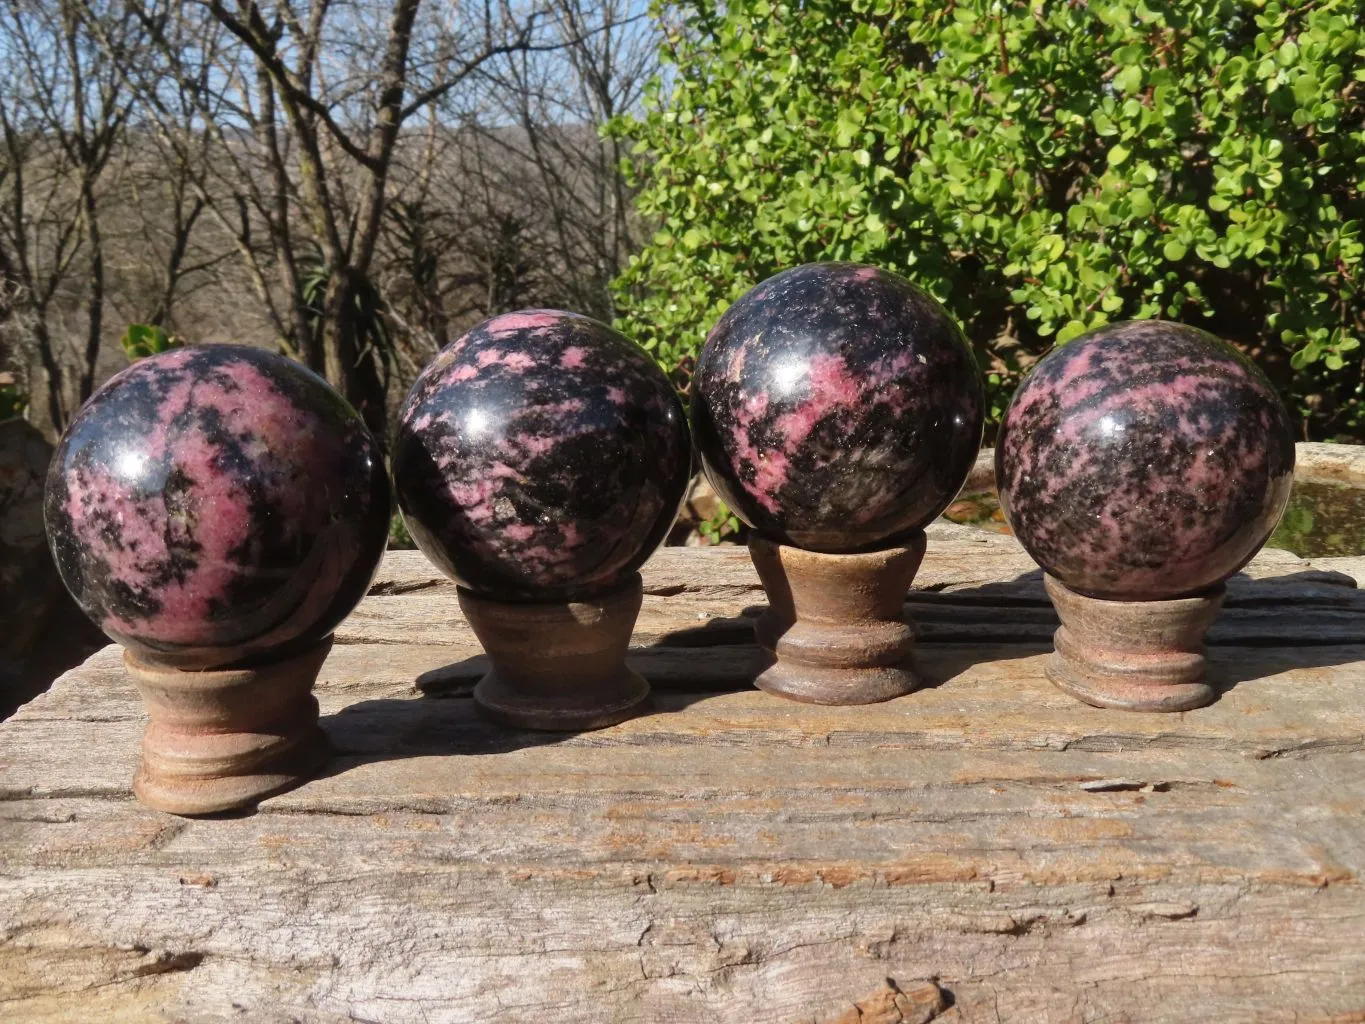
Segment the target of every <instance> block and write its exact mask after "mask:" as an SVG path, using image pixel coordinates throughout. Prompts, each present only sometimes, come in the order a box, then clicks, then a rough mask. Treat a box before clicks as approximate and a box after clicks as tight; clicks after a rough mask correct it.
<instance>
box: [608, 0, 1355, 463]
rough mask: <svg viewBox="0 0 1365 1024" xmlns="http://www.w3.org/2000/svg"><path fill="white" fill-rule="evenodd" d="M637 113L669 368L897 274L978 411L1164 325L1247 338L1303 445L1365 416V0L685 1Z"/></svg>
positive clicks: (636, 307) (635, 279)
mask: <svg viewBox="0 0 1365 1024" xmlns="http://www.w3.org/2000/svg"><path fill="white" fill-rule="evenodd" d="M656 15H657V16H658V17H660V18H662V19H663V20H664V22H665V25H666V28H667V35H666V42H665V44H664V50H665V57H666V60H667V61H668V62H669V65H670V66H669V67H668V68H667V70H666V72H665V74H664V75H662V76H660V77H659V78H657V79H656V80H655V82H654V85H653V87H652V90H651V91H650V92H649V94H648V96H647V100H646V109H645V112H644V114H643V115H641V116H640V117H638V118H627V119H618V120H617V121H615V122H614V123H613V125H612V126H611V131H613V132H614V133H615V134H616V135H617V136H619V137H623V138H627V139H631V140H633V141H634V154H635V160H634V163H633V164H632V166H633V167H634V168H635V170H634V172H633V173H635V174H636V175H637V176H638V184H639V186H640V187H641V189H642V191H641V193H640V196H639V199H638V207H639V209H640V211H641V212H642V213H643V214H645V215H646V216H647V217H650V218H653V219H654V222H655V224H656V225H657V231H656V232H655V234H654V235H653V238H652V240H651V241H650V242H649V243H648V244H647V245H646V246H645V248H644V250H643V251H642V252H641V253H639V254H638V256H636V257H635V258H634V259H633V260H632V261H631V263H630V264H629V266H628V267H627V269H626V270H625V271H624V273H623V274H622V275H621V276H620V277H619V278H618V279H617V281H616V296H617V301H618V304H619V305H620V307H621V308H622V309H623V311H624V312H623V317H622V319H623V321H624V324H623V326H624V328H625V330H626V331H627V332H628V333H630V334H631V335H632V336H633V337H636V338H637V339H639V340H640V341H641V342H643V343H644V344H646V346H647V347H650V348H652V349H653V350H654V351H655V353H656V355H657V356H658V357H659V359H660V360H661V362H663V363H664V365H665V366H666V367H668V368H671V369H676V370H680V371H681V373H682V374H684V375H685V373H686V370H687V368H688V366H689V365H690V359H691V357H692V356H693V355H694V354H695V353H696V351H697V349H698V347H699V346H700V343H701V342H702V340H703V338H704V334H705V331H706V330H707V329H708V328H709V326H710V325H711V324H712V323H714V322H715V320H716V318H717V317H718V316H719V315H720V313H721V312H722V311H723V310H724V309H725V307H726V306H727V305H728V304H729V303H730V302H731V301H733V300H734V299H735V298H737V297H738V296H739V295H741V294H742V293H743V292H744V291H745V290H747V289H748V288H749V287H751V286H752V285H753V284H754V283H755V282H757V281H759V280H761V279H762V278H764V277H767V276H768V275H770V274H772V273H774V272H776V271H777V270H779V269H782V268H784V267H788V266H791V265H794V264H799V263H803V262H807V261H811V260H820V259H845V260H857V261H865V262H870V263H878V264H881V265H883V266H887V267H890V268H892V269H895V270H898V271H900V272H902V273H904V274H906V275H907V276H909V277H910V278H912V279H913V280H915V281H917V282H918V283H919V284H921V285H923V286H924V287H926V288H928V289H929V290H930V291H932V292H933V293H934V294H935V295H936V296H937V297H938V298H939V299H941V300H942V301H943V302H944V303H945V304H946V305H947V306H948V308H949V309H950V310H951V311H952V312H953V314H954V315H955V316H956V317H957V318H958V319H959V321H960V322H962V323H963V325H964V326H965V327H966V329H967V331H968V333H969V335H970V337H971V338H972V340H973V343H974V344H975V346H976V347H977V351H978V356H979V358H980V360H981V363H982V366H983V369H984V370H986V371H987V374H988V378H989V382H990V385H991V393H992V403H993V407H994V414H995V415H996V416H998V415H999V413H1000V412H1001V411H1002V406H1003V403H1004V402H1005V401H1007V400H1008V397H1009V394H1010V393H1011V391H1012V388H1013V385H1014V383H1015V382H1016V380H1017V378H1018V376H1019V375H1020V373H1021V372H1022V371H1023V370H1025V369H1027V367H1028V365H1030V364H1031V363H1032V362H1033V361H1034V360H1036V359H1037V358H1038V357H1039V356H1040V355H1041V354H1042V353H1044V352H1045V351H1046V350H1047V349H1048V348H1049V347H1050V346H1051V345H1053V344H1054V343H1056V342H1064V341H1066V340H1068V339H1069V338H1071V337H1074V336H1075V335H1076V334H1078V333H1080V332H1081V331H1083V330H1085V329H1087V328H1090V327H1095V326H1098V325H1100V324H1103V323H1105V322H1107V321H1110V320H1115V319H1127V318H1140V317H1164V318H1167V319H1178V320H1183V321H1186V322H1189V323H1193V324H1196V325H1199V326H1203V327H1205V328H1207V329H1209V330H1212V331H1214V332H1216V333H1218V334H1221V335H1222V336H1224V337H1227V338H1229V339H1230V340H1233V341H1235V342H1237V343H1238V344H1240V345H1242V346H1244V347H1245V348H1246V349H1247V350H1248V351H1250V352H1251V353H1252V354H1253V355H1255V356H1256V357H1257V359H1258V360H1259V361H1260V363H1261V365H1262V366H1263V367H1264V368H1265V369H1266V370H1267V372H1269V373H1270V374H1271V376H1272V378H1273V379H1274V380H1275V382H1276V383H1277V385H1278V386H1279V387H1280V388H1281V389H1282V390H1283V392H1284V393H1285V395H1286V397H1287V398H1288V399H1289V401H1290V402H1291V408H1293V409H1295V410H1296V412H1297V413H1298V415H1299V416H1300V417H1301V419H1302V421H1303V429H1304V434H1305V436H1316V437H1321V436H1336V435H1353V436H1355V437H1356V438H1360V437H1361V436H1362V434H1365V412H1362V403H1361V398H1362V395H1363V394H1365V383H1363V380H1362V361H1361V349H1360V341H1361V338H1362V336H1365V298H1363V297H1362V287H1363V286H1365V278H1363V277H1362V252H1363V251H1365V243H1363V242H1362V221H1365V208H1363V207H1362V191H1365V30H1362V28H1361V26H1362V25H1365V0H1306V2H1286V3H1277V2H1255V0H1176V2H1170V3H1163V2H1158V0H1119V2H1106V0H1091V2H1089V3H1075V2H1072V3H1043V2H1040V0H1039V2H1033V3H1020V2H1003V0H956V2H954V0H949V2H947V3H944V2H942V0H931V2H930V0H803V2H802V3H800V4H791V3H776V2H774V0H725V2H724V3H720V2H717V0H686V2H683V3H681V4H677V5H672V6H666V7H661V8H658V9H656Z"/></svg>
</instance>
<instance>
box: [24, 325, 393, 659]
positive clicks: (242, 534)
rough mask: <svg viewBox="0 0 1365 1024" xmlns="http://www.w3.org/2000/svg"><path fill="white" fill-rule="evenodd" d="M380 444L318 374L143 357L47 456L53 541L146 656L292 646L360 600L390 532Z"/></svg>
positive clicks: (257, 355)
mask: <svg viewBox="0 0 1365 1024" xmlns="http://www.w3.org/2000/svg"><path fill="white" fill-rule="evenodd" d="M389 508H390V503H389V486H388V478H387V477H386V476H385V473H384V463H383V460H382V459H381V457H380V454H379V451H378V449H377V447H376V445H375V442H374V439H373V438H372V437H371V436H370V433H369V431H367V430H366V429H365V425H364V424H363V423H362V422H361V420H360V417H359V416H357V415H356V413H355V412H354V411H352V409H351V407H350V406H349V405H347V404H346V402H345V401H344V400H343V399H342V398H341V397H340V396H339V395H338V394H337V393H336V392H335V391H333V390H332V389H331V388H330V387H328V386H327V384H326V383H325V382H324V381H323V380H322V379H321V378H319V377H317V376H316V375H314V374H313V373H311V372H309V371H308V370H306V369H304V368H303V367H302V366H300V365H298V364H297V363H294V362H292V361H290V360H288V359H286V358H284V357H283V356H280V355H276V354H274V353H272V352H265V351H261V350H258V349H252V348H244V347H240V346H236V345H204V346H197V347H193V348H183V349H177V350H175V351H172V352H166V353H162V354H161V355H157V356H152V357H150V358H147V359H143V360H141V361H140V362H137V363H134V364H133V365H132V366H130V367H129V368H128V369H126V370H124V371H123V372H122V373H120V374H118V375H117V376H115V377H113V378H112V379H111V380H110V381H109V382H108V383H106V384H105V385H104V386H103V387H102V388H100V389H99V390H98V391H96V392H95V394H94V395H93V396H92V397H91V399H90V401H89V402H87V403H86V405H85V407H84V408H83V409H81V411H80V413H79V414H77V416H76V418H75V419H74V420H73V421H72V422H71V425H70V426H69V427H68V428H67V431H66V434H65V435H64V436H63V438H62V441H61V444H60V445H59V446H58V448H57V451H56V453H55V454H54V455H53V459H52V468H51V470H50V471H49V473H48V479H47V492H46V496H45V510H44V511H45V518H46V521H47V534H48V540H49V542H50V543H51V545H52V551H53V554H54V555H55V556H56V560H57V567H58V569H59V571H60V572H61V576H62V579H63V580H64V581H65V583H66V585H67V588H68V589H69V590H70V591H71V593H72V595H73V596H74V597H75V598H76V601H77V602H78V603H79V604H80V606H81V607H82V608H83V609H84V610H85V612H86V614H87V615H89V616H90V617H91V618H92V619H93V620H94V621H95V622H96V623H97V624H98V625H99V626H100V628H101V629H103V630H104V631H105V632H106V633H107V634H108V635H109V636H110V637H112V638H113V639H114V640H117V641H118V642H119V643H121V644H123V645H124V646H125V647H128V648H130V649H132V650H134V651H136V652H137V653H138V654H139V655H140V656H142V657H143V658H144V659H146V660H149V661H153V662H157V663H160V664H163V665H171V666H175V667H179V668H192V669H203V668H213V667H218V666H223V665H230V664H232V665H235V664H243V663H251V662H253V661H261V660H273V659H275V658H278V657H286V656H288V655H289V654H290V653H294V652H297V651H300V650H302V649H304V648H305V647H307V646H309V645H311V644H313V643H315V642H317V641H319V640H322V639H323V638H324V637H326V636H327V635H329V634H330V633H331V632H332V630H333V629H335V628H336V626H337V624H338V623H339V622H340V621H341V620H342V619H343V618H344V617H345V616H346V615H347V614H348V613H349V612H350V611H351V609H352V608H354V607H355V605H356V603H357V602H358V601H359V600H360V598H361V597H363V596H364V594H365V590H366V588H367V587H368V586H369V584H370V580H371V579H372V578H373V577H374V573H375V569H376V567H377V566H378V564H379V559H380V557H381V556H382V555H383V553H384V546H385V543H386V541H387V537H388V520H389Z"/></svg>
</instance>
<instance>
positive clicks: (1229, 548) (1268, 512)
mask: <svg viewBox="0 0 1365 1024" xmlns="http://www.w3.org/2000/svg"><path fill="white" fill-rule="evenodd" d="M995 466H996V480H997V482H998V483H999V487H1000V503H1001V505H1002V506H1003V508H1004V510H1005V515H1006V517H1007V519H1008V521H1009V523H1010V526H1011V527H1012V528H1013V530H1014V533H1015V535H1016V536H1017V537H1018V538H1019V541H1020V542H1021V543H1022V544H1023V545H1024V547H1025V548H1026V549H1027V550H1028V553H1029V554H1030V555H1032V556H1033V558H1034V560H1035V561H1037V562H1038V564H1039V565H1041V566H1042V567H1043V568H1044V569H1046V570H1047V571H1048V572H1049V573H1051V574H1052V575H1053V576H1054V577H1056V578H1057V579H1058V580H1060V581H1061V582H1062V583H1064V584H1065V585H1066V586H1068V587H1069V588H1071V589H1072V590H1075V591H1077V592H1078V593H1081V594H1086V595H1088V596H1091V597H1100V598H1111V599H1118V600H1129V601H1142V600H1162V599H1166V598H1174V597H1182V596H1187V595H1193V594H1196V593H1198V592H1200V591H1202V590H1205V589H1207V588H1209V587H1211V586H1212V585H1214V584H1216V583H1218V582H1220V581H1222V580H1224V579H1226V578H1227V577H1228V576H1230V575H1232V574H1233V573H1234V572H1236V571H1237V570H1238V569H1240V568H1241V567H1242V566H1243V565H1245V564H1246V563H1247V562H1248V561H1249V560H1250V559H1251V556H1252V555H1254V554H1255V553H1256V552H1257V551H1258V550H1259V549H1260V547H1261V545H1262V544H1264V543H1265V542H1266V540H1267V538H1269V536H1270V534H1271V532H1272V531H1273V530H1274V529H1275V524H1276V523H1277V522H1278V521H1279V518H1280V515H1281V513H1282V512H1283V511H1284V507H1285V504H1286V503H1287V502H1288V501H1289V489H1290V485H1291V483H1292V481H1293V474H1294V432H1293V425H1292V424H1291V422H1290V419H1289V414H1288V412H1287V411H1286V410H1285V407H1284V403H1283V402H1281V401H1280V399H1279V396H1277V395H1276V394H1275V389H1274V388H1273V387H1272V386H1271V385H1270V382H1269V381H1268V380H1266V378H1265V376H1264V375H1263V374H1262V373H1261V371H1260V370H1259V369H1257V368H1256V366H1255V364H1253V363H1252V362H1251V360H1250V359H1248V358H1247V357H1246V356H1244V355H1242V354H1241V353H1240V352H1238V351H1237V350H1236V349H1234V348H1233V347H1232V346H1231V345H1229V344H1227V343H1226V342H1224V341H1222V340H1220V339H1218V338H1215V337H1214V336H1213V335H1211V334H1208V333H1206V332H1204V331H1201V330H1198V329H1197V328H1194V327H1186V326H1184V325H1183V324H1174V323H1163V322H1160V321H1155V320H1142V321H1135V322H1131V323H1120V324H1114V325H1111V326H1109V327H1102V328H1100V329H1098V330H1095V331H1091V332H1090V333H1089V334H1084V335H1081V336H1080V337H1079V338H1076V339H1075V340H1073V341H1071V342H1069V343H1068V344H1066V345H1063V346H1061V347H1060V348H1057V349H1055V350H1054V351H1053V352H1052V353H1051V354H1049V355H1048V356H1047V357H1046V358H1045V359H1043V360H1042V361H1041V362H1040V363H1039V364H1038V365H1037V366H1036V367H1034V369H1033V372H1032V373H1030V374H1029V376H1028V377H1027V378H1026V379H1025V380H1024V382H1023V383H1022V384H1020V385H1019V390H1018V391H1016V392H1015V395H1014V399H1013V401H1011V403H1010V406H1009V409H1008V410H1007V411H1006V413H1005V418H1004V422H1003V423H1002V424H1001V427H1000V437H999V440H998V442H997V446H996V449H995Z"/></svg>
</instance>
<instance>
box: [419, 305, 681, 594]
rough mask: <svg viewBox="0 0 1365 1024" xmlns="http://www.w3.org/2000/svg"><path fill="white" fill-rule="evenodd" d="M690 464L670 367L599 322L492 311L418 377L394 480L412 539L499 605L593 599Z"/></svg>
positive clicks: (674, 493) (665, 506) (611, 580)
mask: <svg viewBox="0 0 1365 1024" xmlns="http://www.w3.org/2000/svg"><path fill="white" fill-rule="evenodd" d="M690 471H691V448H690V445H689V442H688V436H687V421H686V418H685V416H684V414H683V409H682V405H681V403H680V402H679V401H678V396H677V394H676V392H675V391H674V390H673V386H672V385H671V384H670V383H669V382H668V378H667V377H666V376H664V373H663V371H662V370H660V369H659V367H658V366H657V365H655V363H654V362H653V361H652V360H651V359H650V358H649V357H648V356H647V355H646V354H645V353H644V352H643V351H641V350H640V349H639V348H638V347H637V346H636V345H635V344H633V343H632V342H631V341H630V340H629V339H627V338H625V337H624V336H623V335H621V334H618V333H617V332H616V331H614V330H612V329H611V328H610V327H608V326H607V325H606V324H602V323H599V322H598V321H596V320H592V319H589V318H588V317H585V316H578V315H577V314H574V313H563V312H559V311H557V310H545V309H536V310H524V311H521V312H517V313H507V314H505V315H503V316H497V317H493V318H492V319H491V320H485V321H484V322H483V323H481V324H479V325H478V326H477V327H475V328H474V329H473V330H471V331H470V332H469V333H468V334H466V335H464V336H463V337H462V338H460V339H459V340H457V341H455V342H452V343H451V344H450V345H448V346H446V348H444V349H443V350H442V351H441V352H440V354H439V355H437V356H436V358H435V360H434V361H432V363H431V364H430V365H429V366H427V368H426V369H425V370H423V371H422V374H421V376H419V377H418V378H417V382H416V383H415V384H413V386H412V390H411V391H409V392H408V396H407V399H406V401H404V403H403V408H402V410H401V412H400V413H399V427H398V438H397V441H396V443H395V445H394V451H393V476H394V485H395V488H396V490H397V492H398V504H399V507H400V508H401V509H402V512H403V519H404V520H405V521H406V523H407V524H408V529H409V531H411V533H412V537H413V540H415V541H416V542H417V546H418V547H420V548H421V549H422V551H423V552H425V553H426V555H427V557H428V558H430V559H431V560H432V562H434V563H435V564H436V565H437V566H438V567H439V568H440V569H441V570H442V571H443V572H445V573H446V574H447V575H448V576H450V577H451V578H452V579H454V580H455V581H456V582H457V583H459V584H460V585H461V586H464V587H466V588H468V589H469V590H472V591H474V592H475V593H478V594H481V595H483V596H486V597H489V598H492V599H494V600H502V601H510V602H525V601H547V602H548V601H562V600H576V599H585V598H588V597H592V596H595V595H597V594H601V593H604V592H606V591H609V590H611V589H613V588H615V587H616V586H617V585H619V584H621V583H622V582H624V581H625V580H626V579H627V578H628V577H629V576H630V575H631V574H632V573H634V572H635V571H636V570H637V569H639V567H640V566H641V565H642V564H643V563H644V561H645V559H646V558H648V557H649V556H650V555H651V554H652V553H653V551H654V549H655V548H656V547H657V546H658V544H659V542H660V541H661V540H663V537H664V534H665V533H666V532H667V531H668V528H669V526H670V525H672V522H673V519H674V517H675V516H676V515H677V512H678V506H679V504H680V503H681V501H682V496H683V492H684V490H685V489H686V487H687V481H688V477H689V474H690Z"/></svg>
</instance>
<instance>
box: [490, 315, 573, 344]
mask: <svg viewBox="0 0 1365 1024" xmlns="http://www.w3.org/2000/svg"><path fill="white" fill-rule="evenodd" d="M564 319H565V317H564V314H562V313H556V312H554V311H552V310H542V309H531V310H526V311H525V312H521V313H504V314H503V315H502V316H495V317H494V318H493V319H492V320H489V321H488V322H487V323H486V324H484V330H485V331H487V332H488V333H489V334H490V335H492V336H493V337H495V338H500V337H502V336H503V335H506V334H513V333H515V332H517V331H539V330H544V329H545V328H547V327H554V326H555V325H556V324H558V323H560V322H561V321H563V320H564Z"/></svg>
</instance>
